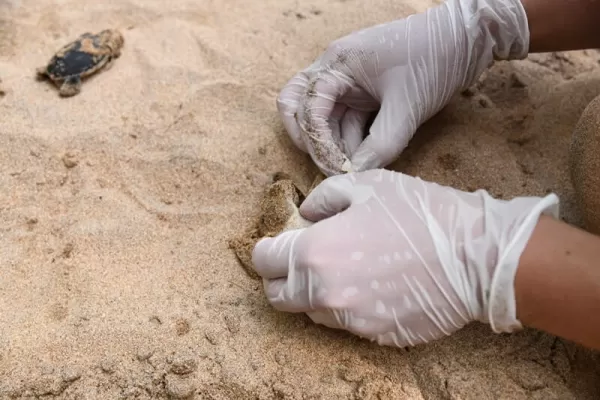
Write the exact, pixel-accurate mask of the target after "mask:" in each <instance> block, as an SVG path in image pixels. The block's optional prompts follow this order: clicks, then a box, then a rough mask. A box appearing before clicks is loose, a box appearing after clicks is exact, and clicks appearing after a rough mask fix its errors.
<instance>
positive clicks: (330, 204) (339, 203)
mask: <svg viewBox="0 0 600 400" xmlns="http://www.w3.org/2000/svg"><path fill="white" fill-rule="evenodd" d="M349 176H350V175H347V174H346V175H334V176H332V177H329V178H327V179H325V180H323V181H322V182H321V183H320V184H318V185H317V186H316V187H315V188H314V189H313V190H312V191H311V192H310V193H309V194H308V196H306V199H305V200H304V201H303V202H302V204H301V205H300V208H299V211H300V214H301V215H302V216H303V217H304V218H306V219H308V220H310V221H313V222H316V221H319V220H321V219H324V218H328V217H330V216H332V215H334V214H337V213H339V212H342V211H344V210H345V209H346V208H348V207H349V206H350V204H351V203H352V189H353V186H354V184H353V183H352V180H351V178H349Z"/></svg>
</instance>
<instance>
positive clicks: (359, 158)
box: [351, 94, 417, 172]
mask: <svg viewBox="0 0 600 400" xmlns="http://www.w3.org/2000/svg"><path fill="white" fill-rule="evenodd" d="M399 95H401V94H399ZM398 100H399V99H398ZM398 100H396V99H394V98H392V99H389V98H388V99H385V100H384V101H383V103H382V106H381V109H380V110H379V113H378V114H377V117H376V118H375V120H374V121H373V125H371V129H370V131H369V135H368V136H367V137H366V138H365V140H364V141H363V142H362V143H361V144H360V146H359V147H358V149H356V152H355V153H354V154H353V156H352V159H351V163H352V171H353V172H360V171H366V170H370V169H376V168H383V167H385V166H387V165H388V164H391V163H392V162H393V161H395V160H396V158H398V156H399V155H400V153H402V151H403V150H404V149H405V148H406V146H407V145H408V142H409V141H410V139H411V138H412V136H413V135H414V133H415V131H416V129H417V124H416V121H415V118H414V117H413V116H412V115H409V114H408V113H407V112H406V110H403V109H399V105H400V104H404V102H403V101H398ZM398 114H400V118H398Z"/></svg>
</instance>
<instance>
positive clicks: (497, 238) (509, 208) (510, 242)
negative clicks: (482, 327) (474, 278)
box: [483, 194, 559, 333]
mask: <svg viewBox="0 0 600 400" xmlns="http://www.w3.org/2000/svg"><path fill="white" fill-rule="evenodd" d="M490 199H491V198H489V196H488V198H487V199H486V201H484V203H487V206H486V209H485V215H486V216H488V215H489V216H490V218H498V217H499V216H500V218H499V219H501V221H500V222H499V223H495V221H487V220H486V225H487V227H486V229H487V230H488V232H486V234H487V235H488V241H489V242H491V243H495V249H496V252H495V256H496V257H495V259H494V260H493V261H492V265H493V266H494V267H493V268H492V274H491V279H490V282H489V292H488V296H487V297H485V296H484V307H483V308H484V310H485V311H484V312H485V313H486V315H485V320H486V322H488V323H489V324H490V327H491V328H492V330H493V331H494V332H497V333H500V332H513V331H515V330H518V329H521V328H522V324H521V321H520V320H519V319H518V318H517V304H516V293H515V276H516V273H517V269H518V268H519V265H520V264H519V263H520V259H521V256H522V254H523V252H524V251H525V248H526V246H527V244H528V243H529V240H530V238H531V236H532V234H533V231H534V229H535V228H536V226H537V224H538V221H539V219H540V217H541V216H542V215H550V216H552V217H554V218H558V212H559V207H558V206H559V200H558V197H557V196H556V195H554V194H550V195H548V196H546V197H543V198H539V197H519V198H516V199H513V200H511V201H502V200H495V201H490Z"/></svg>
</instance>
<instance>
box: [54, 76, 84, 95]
mask: <svg viewBox="0 0 600 400" xmlns="http://www.w3.org/2000/svg"><path fill="white" fill-rule="evenodd" d="M79 92H81V78H80V77H79V75H73V76H70V77H68V78H67V79H65V81H64V82H63V84H62V85H61V87H60V90H59V93H60V95H61V96H63V97H70V96H75V95H76V94H78V93H79Z"/></svg>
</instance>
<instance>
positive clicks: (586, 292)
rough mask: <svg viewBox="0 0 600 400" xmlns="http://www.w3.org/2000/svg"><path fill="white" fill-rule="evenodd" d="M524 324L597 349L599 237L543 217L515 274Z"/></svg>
mask: <svg viewBox="0 0 600 400" xmlns="http://www.w3.org/2000/svg"><path fill="white" fill-rule="evenodd" d="M515 296H516V304H517V318H518V319H519V320H520V321H521V323H522V324H523V325H525V326H529V327H532V328H536V329H540V330H543V331H546V332H548V333H551V334H553V335H556V336H560V337H563V338H565V339H568V340H572V341H574V342H577V343H579V344H581V345H583V346H586V347H590V348H593V349H598V350H600V318H598V315H600V237H598V236H595V235H592V234H591V233H588V232H585V231H583V230H581V229H578V228H576V227H573V226H570V225H569V224H566V223H564V222H562V221H558V220H555V219H553V218H550V217H547V216H542V217H541V218H540V219H539V222H538V224H537V226H536V228H535V229H534V231H533V234H532V236H531V238H530V239H529V242H528V244H527V246H526V247H525V251H524V252H523V254H522V256H521V259H520V262H519V268H518V269H517V273H516V276H515Z"/></svg>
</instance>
